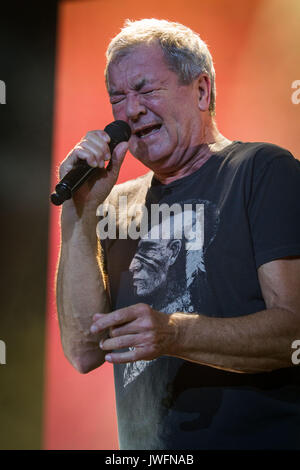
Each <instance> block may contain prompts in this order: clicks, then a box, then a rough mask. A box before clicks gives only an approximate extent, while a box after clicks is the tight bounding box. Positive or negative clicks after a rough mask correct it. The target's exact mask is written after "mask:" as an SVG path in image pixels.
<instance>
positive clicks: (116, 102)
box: [110, 96, 125, 104]
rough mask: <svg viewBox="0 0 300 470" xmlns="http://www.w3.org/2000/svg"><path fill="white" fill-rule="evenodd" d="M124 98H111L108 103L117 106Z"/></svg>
mask: <svg viewBox="0 0 300 470" xmlns="http://www.w3.org/2000/svg"><path fill="white" fill-rule="evenodd" d="M124 98H125V96H122V97H120V98H111V99H110V102H111V104H118V103H121V101H123V100H124Z"/></svg>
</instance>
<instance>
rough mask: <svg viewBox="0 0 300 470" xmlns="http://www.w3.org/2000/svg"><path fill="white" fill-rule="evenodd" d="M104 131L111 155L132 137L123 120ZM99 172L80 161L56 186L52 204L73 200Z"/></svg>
mask: <svg viewBox="0 0 300 470" xmlns="http://www.w3.org/2000/svg"><path fill="white" fill-rule="evenodd" d="M104 131H105V132H106V133H107V134H108V135H109V137H110V143H109V144H108V146H109V150H110V152H111V153H112V152H113V150H114V148H115V147H116V146H117V145H118V144H119V143H120V142H124V141H126V142H127V141H128V140H129V139H130V136H131V129H130V126H129V125H128V124H127V122H125V121H121V120H118V121H113V122H111V123H110V124H108V125H107V126H106V127H105V129H104ZM97 170H99V168H98V167H96V168H95V167H91V166H90V165H88V164H87V163H86V162H85V160H79V161H78V163H76V165H75V167H74V168H73V169H72V170H71V171H69V172H68V173H67V174H66V175H65V176H64V177H63V179H62V180H61V181H60V182H59V183H58V184H57V185H56V186H55V192H54V193H52V194H51V196H50V199H51V202H52V203H53V204H54V205H55V206H60V205H61V204H62V203H63V202H64V201H66V200H67V199H71V197H72V196H73V194H74V192H75V191H77V189H78V188H80V186H81V185H82V184H83V183H84V182H85V181H86V180H87V179H88V178H89V177H90V176H91V175H93V174H95V172H96V171H97Z"/></svg>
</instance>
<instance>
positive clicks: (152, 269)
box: [129, 240, 181, 296]
mask: <svg viewBox="0 0 300 470" xmlns="http://www.w3.org/2000/svg"><path fill="white" fill-rule="evenodd" d="M180 248H181V241H180V240H171V241H170V240H140V242H139V244H138V248H137V252H136V254H135V255H134V257H133V259H132V261H131V264H130V266H129V270H130V272H131V274H132V276H133V286H134V289H135V291H136V294H137V295H138V296H147V295H150V294H152V293H153V292H155V291H156V290H157V289H158V288H159V289H160V288H162V287H164V284H165V283H166V280H167V275H168V271H169V268H170V266H171V265H172V264H174V263H175V261H176V259H177V256H178V253H179V251H180Z"/></svg>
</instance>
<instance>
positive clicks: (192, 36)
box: [105, 18, 216, 116]
mask: <svg viewBox="0 0 300 470" xmlns="http://www.w3.org/2000/svg"><path fill="white" fill-rule="evenodd" d="M155 41H158V43H159V45H160V47H161V48H162V51H163V53H164V56H165V59H166V62H167V64H168V66H169V67H170V69H171V70H172V71H173V72H175V73H176V74H177V75H178V78H179V81H180V83H181V84H182V85H189V84H190V83H192V81H193V80H195V79H196V78H197V77H198V76H199V75H200V74H201V73H207V74H208V76H209V78H210V81H211V93H210V105H209V111H210V114H211V115H212V116H213V115H214V114H215V105H216V85H215V69H214V65H213V60H212V57H211V54H210V52H209V50H208V47H207V45H206V44H205V42H204V41H202V39H201V38H200V37H199V35H198V34H197V33H195V32H194V31H192V30H191V29H190V28H188V27H186V26H184V25H182V24H180V23H175V22H170V21H166V20H157V19H155V18H152V19H143V20H139V21H130V20H126V21H125V24H124V27H123V28H122V30H121V32H120V33H119V34H118V35H117V36H115V37H114V38H113V39H112V40H111V42H110V44H109V46H108V48H107V51H106V59H107V63H106V68H105V80H106V86H107V85H108V78H107V75H108V67H109V65H110V64H111V63H112V62H113V61H115V60H116V59H120V58H121V57H123V56H125V55H127V54H128V53H130V52H131V51H132V49H133V48H134V47H136V46H138V45H140V44H145V43H146V44H151V43H153V42H155Z"/></svg>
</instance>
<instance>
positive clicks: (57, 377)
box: [44, 0, 300, 449]
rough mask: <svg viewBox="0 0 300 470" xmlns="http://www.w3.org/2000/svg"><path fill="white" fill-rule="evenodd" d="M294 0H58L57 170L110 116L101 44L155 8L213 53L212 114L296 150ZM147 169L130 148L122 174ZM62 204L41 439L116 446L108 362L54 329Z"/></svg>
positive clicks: (238, 133)
mask: <svg viewBox="0 0 300 470" xmlns="http://www.w3.org/2000/svg"><path fill="white" fill-rule="evenodd" d="M299 17H300V3H299V1H298V0H243V1H239V0H210V1H209V2H208V1H202V0H188V1H185V2H182V1H178V0H172V1H169V0H165V1H163V2H162V1H161V0H152V1H151V4H148V3H146V2H145V3H144V2H140V1H138V0H126V1H115V2H111V1H110V0H99V1H64V2H61V3H60V5H59V15H58V19H59V21H58V32H57V61H56V87H55V119H54V137H53V166H52V168H53V171H52V182H51V187H52V188H53V187H54V185H55V182H56V175H57V168H58V165H59V163H60V162H61V161H62V160H63V159H64V158H65V156H66V154H67V153H68V152H69V150H70V149H71V148H72V147H73V146H74V145H75V144H76V143H77V142H78V141H79V140H80V138H81V137H82V136H83V135H84V134H85V133H86V132H87V131H88V130H92V129H103V128H104V127H105V125H106V124H107V123H109V122H110V121H112V120H113V117H112V113H111V109H110V104H109V101H108V98H107V96H106V91H105V85H104V78H103V70H104V65H105V57H104V54H105V49H106V47H107V45H108V42H109V40H110V39H111V38H112V37H113V36H114V35H115V34H117V33H118V32H119V30H120V28H121V27H122V25H123V23H124V20H125V19H126V18H130V19H133V20H136V19H141V18H160V19H168V20H172V21H178V22H181V23H183V24H185V25H187V26H189V27H191V28H192V29H193V30H195V31H196V32H198V33H199V34H200V36H201V37H202V38H203V39H204V40H205V41H206V42H207V43H208V46H209V48H210V51H211V53H212V55H213V58H214V62H215V68H216V79H217V116H216V119H217V124H218V126H219V129H220V131H221V132H222V133H223V134H224V135H225V136H226V137H228V138H230V139H234V140H246V141H269V142H273V143H276V144H278V145H281V146H283V147H286V148H288V149H289V150H290V151H292V152H293V154H294V155H295V156H296V157H299V155H300V138H299V122H300V119H299V118H300V104H298V105H297V104H296V103H293V102H292V93H293V92H294V91H295V90H293V89H292V83H293V82H294V81H295V80H297V79H298V80H299V79H300V70H299V47H300V28H299ZM298 96H299V98H300V94H298ZM145 172H146V169H145V168H144V167H143V166H142V165H141V164H139V163H138V162H137V161H136V160H134V159H133V157H132V156H127V157H126V160H125V163H124V165H123V167H122V170H121V174H120V177H119V182H122V181H125V180H127V179H130V178H134V177H136V176H138V175H141V174H143V173H145ZM59 211H60V210H59V208H56V207H52V208H51V214H50V237H49V240H50V241H49V269H48V312H47V338H46V364H45V371H46V373H45V409H44V448H45V449H118V441H117V424H116V412H115V397H114V386H113V373H112V366H111V365H109V364H105V365H104V366H102V367H101V368H99V369H98V370H95V371H93V372H91V373H89V374H87V375H80V374H79V373H78V372H76V371H75V370H73V368H72V367H71V365H70V364H69V363H68V362H67V360H66V359H65V357H64V355H63V352H62V348H61V344H60V337H59V329H58V321H57V313H56V307H55V296H54V280H55V271H56V265H57V257H58V250H59V243H60V240H59Z"/></svg>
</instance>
